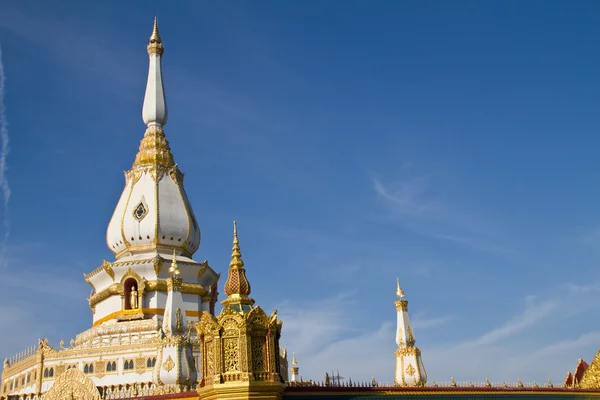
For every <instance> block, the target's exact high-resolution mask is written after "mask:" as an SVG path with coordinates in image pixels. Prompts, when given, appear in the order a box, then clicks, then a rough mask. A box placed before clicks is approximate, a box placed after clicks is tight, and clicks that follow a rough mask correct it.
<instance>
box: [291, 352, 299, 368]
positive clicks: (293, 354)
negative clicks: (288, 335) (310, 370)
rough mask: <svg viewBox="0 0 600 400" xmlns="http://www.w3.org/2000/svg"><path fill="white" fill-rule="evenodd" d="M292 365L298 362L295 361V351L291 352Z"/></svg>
mask: <svg viewBox="0 0 600 400" xmlns="http://www.w3.org/2000/svg"><path fill="white" fill-rule="evenodd" d="M292 365H298V362H297V361H296V353H292Z"/></svg>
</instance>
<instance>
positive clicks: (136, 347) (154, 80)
mask: <svg viewBox="0 0 600 400" xmlns="http://www.w3.org/2000/svg"><path fill="white" fill-rule="evenodd" d="M147 51H148V55H149V70H148V80H147V85H146V93H145V97H144V104H143V110H142V117H143V121H144V123H145V125H146V131H145V134H144V137H143V139H142V141H141V144H140V147H139V151H138V153H137V155H136V157H135V162H134V163H133V166H132V167H131V169H130V170H129V171H127V172H125V188H124V189H123V193H122V195H121V197H120V198H119V200H118V202H117V205H116V207H115V210H114V213H113V215H112V218H111V219H110V222H109V224H108V229H107V231H106V243H107V245H108V247H109V248H110V250H111V251H112V252H113V253H114V254H115V260H114V261H113V262H109V261H103V262H102V264H101V265H100V266H99V267H98V268H96V269H95V270H94V271H92V272H91V273H89V274H86V275H84V276H85V280H86V281H87V282H88V283H89V284H90V285H91V286H92V288H93V290H92V293H91V295H90V297H89V299H88V302H89V306H90V308H91V310H92V313H93V320H92V326H91V328H90V329H88V330H86V331H84V332H82V333H80V334H79V335H77V337H76V338H75V339H72V340H70V341H69V343H64V342H63V341H62V340H61V342H60V345H59V347H57V348H54V347H52V346H51V345H49V344H48V341H47V340H40V342H39V343H38V346H36V347H35V348H32V349H30V350H28V351H27V352H24V353H22V354H20V355H19V357H18V358H13V359H11V360H7V361H6V362H5V363H4V368H3V371H2V383H1V384H0V398H6V397H12V396H16V397H15V398H19V399H24V400H30V399H35V398H38V399H39V398H40V397H41V396H42V395H43V398H44V399H45V400H63V399H77V400H88V399H99V398H100V396H101V397H102V398H104V399H115V398H128V397H132V396H135V395H148V394H163V393H169V392H173V391H174V392H178V391H183V390H185V389H186V387H188V388H189V387H192V388H193V387H194V386H195V382H196V368H197V367H196V365H197V364H198V360H199V359H200V347H199V343H198V340H197V337H196V334H195V331H194V330H188V329H186V327H188V326H190V324H191V323H193V322H197V321H198V320H199V317H200V315H201V313H203V312H206V313H208V314H211V313H214V305H215V303H216V301H217V283H218V279H219V275H218V274H217V273H216V272H215V271H213V270H212V269H211V268H210V267H209V265H208V263H207V262H206V261H204V262H201V263H199V262H196V261H194V260H193V259H192V256H193V254H194V253H195V252H196V251H197V250H198V248H199V246H200V228H199V227H198V223H197V222H196V217H195V216H194V212H193V210H192V207H191V204H190V202H189V200H188V197H187V195H186V192H185V189H184V186H183V174H182V173H181V171H180V170H179V168H178V166H177V164H175V162H174V160H173V155H172V153H171V149H170V147H169V143H168V141H167V139H166V136H165V132H164V126H165V124H166V123H167V103H166V98H165V92H164V87H163V79H162V69H161V60H162V55H163V53H164V47H163V44H162V40H161V37H160V35H159V32H158V24H157V22H156V19H155V21H154V27H153V29H152V35H151V36H150V41H149V43H148V46H147ZM171 262H172V268H171V270H170V271H169V264H170V263H171Z"/></svg>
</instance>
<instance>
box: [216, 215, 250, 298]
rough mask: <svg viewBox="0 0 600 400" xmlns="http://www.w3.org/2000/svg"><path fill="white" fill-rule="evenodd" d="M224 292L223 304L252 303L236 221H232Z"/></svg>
mask: <svg viewBox="0 0 600 400" xmlns="http://www.w3.org/2000/svg"><path fill="white" fill-rule="evenodd" d="M225 294H226V295H227V296H228V297H227V299H225V300H223V301H222V302H221V304H223V305H233V304H235V303H240V302H241V303H243V304H247V305H253V304H254V300H253V299H251V298H250V297H248V295H249V294H250V282H248V278H246V270H245V269H244V261H242V253H240V244H239V240H238V233H237V222H236V221H233V247H232V249H231V261H230V262H229V271H227V281H226V282H225Z"/></svg>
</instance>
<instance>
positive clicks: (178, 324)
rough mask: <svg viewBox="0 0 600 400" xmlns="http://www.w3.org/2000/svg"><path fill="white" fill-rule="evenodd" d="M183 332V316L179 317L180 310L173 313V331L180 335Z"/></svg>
mask: <svg viewBox="0 0 600 400" xmlns="http://www.w3.org/2000/svg"><path fill="white" fill-rule="evenodd" d="M182 330H183V316H182V315H181V308H178V309H177V311H175V331H176V332H177V333H181V331H182Z"/></svg>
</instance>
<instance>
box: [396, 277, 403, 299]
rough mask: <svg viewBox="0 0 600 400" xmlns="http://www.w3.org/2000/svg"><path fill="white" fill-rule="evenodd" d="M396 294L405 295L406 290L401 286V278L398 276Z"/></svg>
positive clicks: (398, 295)
mask: <svg viewBox="0 0 600 400" xmlns="http://www.w3.org/2000/svg"><path fill="white" fill-rule="evenodd" d="M396 296H397V297H404V291H403V290H402V288H401V287H400V279H398V278H396Z"/></svg>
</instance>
